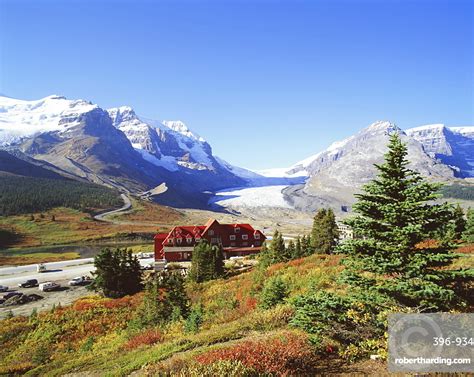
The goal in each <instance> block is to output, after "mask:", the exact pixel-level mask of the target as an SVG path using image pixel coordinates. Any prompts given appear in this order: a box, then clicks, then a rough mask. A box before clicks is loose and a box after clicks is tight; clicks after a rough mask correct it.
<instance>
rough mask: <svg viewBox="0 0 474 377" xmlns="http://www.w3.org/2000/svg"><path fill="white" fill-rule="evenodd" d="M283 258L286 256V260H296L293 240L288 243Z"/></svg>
mask: <svg viewBox="0 0 474 377" xmlns="http://www.w3.org/2000/svg"><path fill="white" fill-rule="evenodd" d="M285 256H286V260H292V259H296V258H298V257H297V256H296V246H295V243H294V242H293V240H290V242H288V247H287V248H286V252H285Z"/></svg>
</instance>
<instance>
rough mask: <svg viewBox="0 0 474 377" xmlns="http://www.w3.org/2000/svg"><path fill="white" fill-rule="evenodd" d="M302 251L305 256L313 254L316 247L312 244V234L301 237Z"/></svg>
mask: <svg viewBox="0 0 474 377" xmlns="http://www.w3.org/2000/svg"><path fill="white" fill-rule="evenodd" d="M301 251H302V253H303V256H305V257H307V256H309V255H311V254H313V252H314V249H313V247H312V246H311V237H310V236H305V235H304V236H303V237H302V238H301Z"/></svg>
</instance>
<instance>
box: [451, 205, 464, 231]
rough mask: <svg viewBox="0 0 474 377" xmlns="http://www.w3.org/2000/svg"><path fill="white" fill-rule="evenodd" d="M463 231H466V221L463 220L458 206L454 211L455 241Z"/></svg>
mask: <svg viewBox="0 0 474 377" xmlns="http://www.w3.org/2000/svg"><path fill="white" fill-rule="evenodd" d="M465 230H466V219H465V218H464V211H463V210H462V208H461V206H460V205H459V204H458V205H457V206H456V208H455V210H454V220H453V238H454V239H455V240H460V239H461V238H462V234H463V233H464V231H465Z"/></svg>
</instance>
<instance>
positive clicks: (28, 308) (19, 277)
mask: <svg viewBox="0 0 474 377" xmlns="http://www.w3.org/2000/svg"><path fill="white" fill-rule="evenodd" d="M152 262H153V258H147V259H140V263H141V264H142V266H146V265H148V264H150V263H152ZM45 266H46V272H41V273H40V272H37V265H36V264H34V265H27V266H18V267H1V268H0V285H4V286H8V287H9V291H8V292H14V291H15V292H20V293H23V294H27V295H30V294H33V293H34V294H37V295H40V296H42V297H43V298H42V299H40V300H38V301H32V302H28V303H26V304H22V305H13V306H5V305H3V304H0V318H4V317H6V316H7V315H9V313H10V311H11V312H12V313H13V315H29V314H31V312H32V310H33V309H36V310H37V311H43V310H48V309H50V308H51V307H53V305H56V306H57V305H63V306H64V305H68V304H70V303H72V302H73V301H75V300H77V299H78V298H80V297H82V296H87V295H89V294H91V292H90V291H88V290H87V289H86V287H85V286H69V285H68V282H69V281H70V280H71V279H73V278H75V277H77V276H85V275H89V276H90V273H91V272H92V271H94V265H93V259H92V258H86V259H75V260H70V261H64V262H53V263H47V264H45ZM28 279H37V280H38V283H39V284H41V283H44V282H48V281H52V282H55V283H58V284H59V285H60V286H61V287H60V288H59V289H57V290H55V291H51V292H42V291H40V290H39V289H38V287H32V288H19V287H18V284H19V283H22V282H24V281H26V280H28ZM8 292H1V293H0V297H3V296H4V295H5V294H7V293H8Z"/></svg>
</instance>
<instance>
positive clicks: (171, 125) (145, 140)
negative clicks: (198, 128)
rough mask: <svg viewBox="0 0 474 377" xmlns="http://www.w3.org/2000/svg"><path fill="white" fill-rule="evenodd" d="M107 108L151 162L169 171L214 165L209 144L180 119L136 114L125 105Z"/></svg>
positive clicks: (202, 168) (133, 143)
mask: <svg viewBox="0 0 474 377" xmlns="http://www.w3.org/2000/svg"><path fill="white" fill-rule="evenodd" d="M107 111H108V113H109V115H110V117H111V118H112V122H113V124H114V126H115V127H117V128H118V129H120V130H121V131H122V132H123V133H125V135H126V136H127V138H128V139H129V140H130V142H131V143H132V145H133V146H134V148H136V149H137V150H141V152H140V153H142V155H143V156H144V157H145V158H147V159H148V160H149V161H150V162H152V163H154V164H155V165H157V166H162V167H164V168H165V169H167V170H170V171H176V170H178V169H179V166H181V167H184V168H188V169H192V170H214V169H215V166H214V163H213V162H215V160H214V159H213V156H212V149H211V147H210V145H209V144H208V143H207V142H206V141H205V140H204V139H203V138H202V137H200V136H199V135H197V134H195V133H193V132H192V131H191V130H189V128H188V127H187V126H186V125H185V124H184V123H183V122H181V121H163V122H160V121H157V120H153V119H147V118H143V117H139V116H137V115H136V114H135V112H134V111H133V109H132V108H130V107H128V106H122V107H118V108H112V109H108V110H107ZM213 160H214V161H213Z"/></svg>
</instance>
